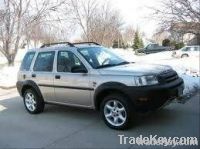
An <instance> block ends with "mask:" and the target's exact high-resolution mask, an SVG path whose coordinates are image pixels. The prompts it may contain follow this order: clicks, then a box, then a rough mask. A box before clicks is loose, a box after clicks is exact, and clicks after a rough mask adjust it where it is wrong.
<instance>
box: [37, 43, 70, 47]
mask: <svg viewBox="0 0 200 149" xmlns="http://www.w3.org/2000/svg"><path fill="white" fill-rule="evenodd" d="M59 44H66V45H69V46H70V47H74V44H72V43H70V42H57V43H56V42H55V43H47V44H43V45H42V46H41V47H40V48H45V47H50V46H53V45H59Z"/></svg>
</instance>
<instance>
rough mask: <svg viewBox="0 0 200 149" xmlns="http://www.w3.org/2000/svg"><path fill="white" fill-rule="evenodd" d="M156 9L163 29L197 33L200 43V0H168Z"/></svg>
mask: <svg viewBox="0 0 200 149" xmlns="http://www.w3.org/2000/svg"><path fill="white" fill-rule="evenodd" d="M153 9H154V10H155V13H154V17H156V19H159V21H160V24H161V29H162V30H172V31H176V32H179V33H181V34H184V33H192V34H194V35H196V37H197V38H198V41H199V44H200V0H166V1H163V2H162V8H161V9H156V8H153Z"/></svg>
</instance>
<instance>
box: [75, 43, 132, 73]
mask: <svg viewBox="0 0 200 149" xmlns="http://www.w3.org/2000/svg"><path fill="white" fill-rule="evenodd" d="M79 52H80V53H81V55H82V56H83V57H84V58H85V59H86V61H87V62H88V63H89V64H90V65H91V66H92V67H93V68H95V69H99V68H104V67H112V66H117V65H123V64H128V62H127V61H125V60H123V59H122V58H120V57H118V56H117V55H115V54H114V53H112V52H111V51H109V50H108V49H106V48H102V47H88V48H80V49H79Z"/></svg>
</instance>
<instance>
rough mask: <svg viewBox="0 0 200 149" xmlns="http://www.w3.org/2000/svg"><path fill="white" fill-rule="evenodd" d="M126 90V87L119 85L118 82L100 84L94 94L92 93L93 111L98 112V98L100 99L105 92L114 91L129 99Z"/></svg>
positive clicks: (99, 100)
mask: <svg viewBox="0 0 200 149" xmlns="http://www.w3.org/2000/svg"><path fill="white" fill-rule="evenodd" d="M127 88H128V86H127V85H125V84H122V83H119V82H106V83H103V84H101V85H100V86H98V87H97V88H96V89H95V93H94V106H95V109H96V110H99V104H100V102H101V100H102V99H100V98H99V97H101V95H102V94H104V93H106V92H107V91H116V92H119V93H122V94H124V95H125V96H127V97H129V94H128V93H127Z"/></svg>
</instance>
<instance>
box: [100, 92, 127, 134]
mask: <svg viewBox="0 0 200 149" xmlns="http://www.w3.org/2000/svg"><path fill="white" fill-rule="evenodd" d="M130 105H131V104H130V103H129V102H128V100H127V99H126V98H125V97H124V96H122V95H120V94H113V95H109V96H106V97H105V98H104V100H103V102H102V103H101V107H100V110H101V115H102V117H103V120H104V122H105V123H106V125H107V126H108V127H110V128H112V129H117V130H121V129H126V128H128V127H129V126H130V124H131V108H130Z"/></svg>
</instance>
